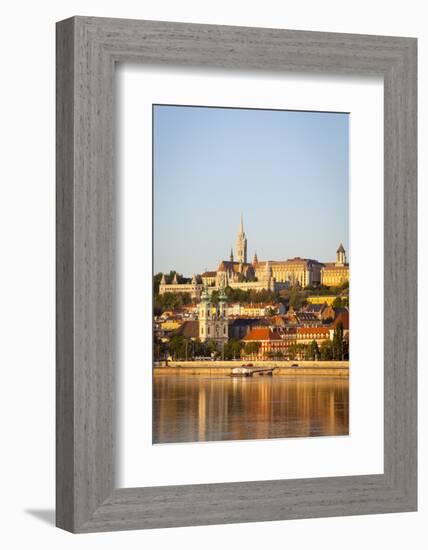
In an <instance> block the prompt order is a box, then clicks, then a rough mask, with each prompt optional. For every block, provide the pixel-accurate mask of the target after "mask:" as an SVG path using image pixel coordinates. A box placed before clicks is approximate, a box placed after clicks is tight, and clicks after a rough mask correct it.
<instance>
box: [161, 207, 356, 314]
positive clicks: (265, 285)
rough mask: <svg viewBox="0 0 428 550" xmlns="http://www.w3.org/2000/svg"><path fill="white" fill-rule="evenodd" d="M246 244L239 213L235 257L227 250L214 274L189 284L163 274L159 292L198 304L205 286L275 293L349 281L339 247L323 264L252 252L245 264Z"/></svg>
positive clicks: (213, 289) (343, 250)
mask: <svg viewBox="0 0 428 550" xmlns="http://www.w3.org/2000/svg"><path fill="white" fill-rule="evenodd" d="M247 244H248V243H247V236H246V234H245V231H244V219H243V216H242V214H241V218H240V223H239V230H238V235H237V238H236V254H235V255H234V253H233V249H231V251H230V255H229V259H228V260H221V261H220V263H219V264H218V266H217V269H216V270H215V271H205V272H204V273H203V274H202V276H201V278H200V279H202V281H200V280H198V279H197V278H196V276H195V275H194V276H193V278H192V281H191V282H189V283H179V282H178V280H177V276H176V275H175V277H174V279H173V281H171V282H167V281H166V279H165V275H163V276H162V280H161V282H160V285H159V293H160V294H164V293H165V292H172V293H181V292H185V293H189V294H190V295H191V297H192V299H194V300H196V301H199V300H200V298H201V294H202V291H203V289H204V287H208V292H209V293H212V292H213V291H219V290H220V288H226V287H231V288H233V289H240V290H244V291H248V290H252V291H256V292H260V291H262V290H269V291H279V290H282V289H286V288H290V287H291V286H295V285H298V286H300V287H302V288H304V287H307V286H310V285H314V284H315V285H316V284H319V283H322V284H324V285H326V286H337V285H341V284H343V283H344V282H345V281H348V280H349V264H348V263H347V262H346V253H345V249H344V248H343V245H342V244H341V245H340V246H339V248H338V250H337V253H336V254H337V257H336V262H334V263H325V264H324V263H321V262H319V261H318V260H314V259H310V258H300V257H296V258H292V259H288V260H264V261H259V259H258V256H257V253H254V257H253V260H252V262H251V263H250V262H248V261H247ZM323 298H324V297H323ZM326 301H327V300H326ZM321 303H323V302H321ZM327 303H328V301H327Z"/></svg>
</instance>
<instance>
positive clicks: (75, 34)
mask: <svg viewBox="0 0 428 550" xmlns="http://www.w3.org/2000/svg"><path fill="white" fill-rule="evenodd" d="M416 114H417V107H416V39H414V38H402V37H385V36H365V35H347V34H334V33H319V32H306V31H294V30H293V31H290V30H278V29H258V28H243V27H226V26H214V25H195V24H183V23H170V22H155V21H134V20H121V19H102V18H91V17H89V18H88V17H73V18H71V19H67V20H65V21H61V22H59V23H58V24H57V525H58V527H61V528H63V529H66V530H69V531H72V532H76V533H83V532H94V531H107V530H121V529H143V528H144V529H149V528H161V527H172V526H186V525H208V524H216V523H235V522H253V521H272V520H284V519H292V518H311V517H322V516H325V517H327V516H338V515H356V514H375V513H388V512H405V511H414V510H416V508H417V452H416V449H417V431H416V428H417V423H416V422H417V418H416V410H417V405H416V397H417V391H416V390H417V387H416V384H417V348H416V343H417V328H416V327H417V325H416V321H417V319H416V298H417V288H416V266H417V258H416V253H417V248H416V228H417V221H416V211H417V208H416V182H417V180H416V176H417V173H416V159H417V140H416V135H417V132H416Z"/></svg>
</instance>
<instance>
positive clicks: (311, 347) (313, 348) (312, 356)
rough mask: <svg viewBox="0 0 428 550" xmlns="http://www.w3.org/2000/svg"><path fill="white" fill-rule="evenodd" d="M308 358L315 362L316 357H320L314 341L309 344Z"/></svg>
mask: <svg viewBox="0 0 428 550" xmlns="http://www.w3.org/2000/svg"><path fill="white" fill-rule="evenodd" d="M308 351H309V356H310V359H312V360H314V361H316V360H317V359H318V357H319V356H320V350H319V348H318V344H317V343H316V341H315V340H312V342H311V343H310V344H309V350H308Z"/></svg>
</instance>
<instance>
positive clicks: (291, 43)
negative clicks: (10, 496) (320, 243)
mask: <svg viewBox="0 0 428 550" xmlns="http://www.w3.org/2000/svg"><path fill="white" fill-rule="evenodd" d="M125 61H127V62H136V63H143V64H153V63H156V64H164V65H170V66H178V65H187V66H195V67H201V66H205V67H218V68H221V69H233V70H235V71H236V70H244V71H276V72H281V71H299V72H305V71H310V72H314V71H315V72H330V73H331V72H336V73H339V74H344V73H346V74H356V75H359V74H361V75H363V74H377V75H381V76H383V78H384V88H385V128H384V134H385V153H384V154H385V178H384V185H385V207H384V217H385V235H384V249H385V259H384V262H385V281H384V283H385V284H384V288H385V296H384V301H385V322H384V338H385V354H384V355H385V365H384V368H385V393H384V405H385V426H384V449H385V467H384V474H383V475H367V476H350V477H338V478H317V479H299V480H273V481H260V482H248V483H220V484H210V485H192V486H189V485H184V486H176V487H151V488H132V489H115V487H114V457H115V448H114V444H115V433H114V432H115V430H114V426H115V423H114V396H115V391H114V366H115V326H114V321H115V309H114V306H115V187H114V170H113V158H114V146H113V144H114V132H113V101H114V97H113V92H114V86H113V81H114V64H115V62H125ZM416 146H417V143H416V40H415V39H412V38H399V37H384V36H367V35H351V34H346V35H345V34H334V33H318V32H304V31H288V30H278V29H257V28H244V27H227V26H213V25H194V24H183V23H168V22H156V21H134V20H120V19H99V18H87V17H75V18H72V19H68V20H66V21H62V22H60V23H58V25H57V220H58V221H57V525H58V526H59V527H62V528H64V529H67V530H69V531H72V532H92V531H105V530H116V529H142V528H159V527H172V526H181V525H204V524H213V523H234V522H249V521H269V520H281V519H291V518H303V517H319V516H337V515H350V514H369V513H385V512H403V511H412V510H416V498H417V497H416V495H417V477H416V474H417V449H416V441H417V439H416V381H417V379H416V372H417V371H416V364H417V363H416V362H417V348H416V334H417V332H416V330H417V327H416V321H417V319H416V299H417V292H416V273H417V261H416V250H417V248H416V247H417V241H416V223H417V222H416V178H417V174H416V150H417V149H416ZM362 452H364V451H363V450H362Z"/></svg>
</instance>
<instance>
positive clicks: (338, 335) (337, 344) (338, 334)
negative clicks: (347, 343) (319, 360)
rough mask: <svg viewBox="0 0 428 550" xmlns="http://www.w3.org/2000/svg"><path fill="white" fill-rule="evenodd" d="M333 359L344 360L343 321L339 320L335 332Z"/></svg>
mask: <svg viewBox="0 0 428 550" xmlns="http://www.w3.org/2000/svg"><path fill="white" fill-rule="evenodd" d="M333 359H335V360H337V361H342V360H343V323H342V321H339V322H338V323H337V325H336V328H335V329H334V334H333Z"/></svg>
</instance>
